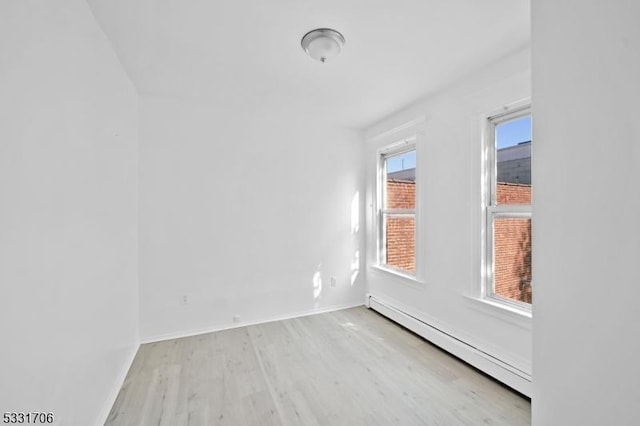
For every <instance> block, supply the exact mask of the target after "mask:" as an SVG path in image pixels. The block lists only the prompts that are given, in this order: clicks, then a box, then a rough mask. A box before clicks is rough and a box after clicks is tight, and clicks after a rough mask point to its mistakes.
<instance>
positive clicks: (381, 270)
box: [369, 265, 425, 289]
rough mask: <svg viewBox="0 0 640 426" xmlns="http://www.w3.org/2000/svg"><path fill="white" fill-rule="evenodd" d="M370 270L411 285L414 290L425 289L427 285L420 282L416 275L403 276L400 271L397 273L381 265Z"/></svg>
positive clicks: (371, 267) (370, 267)
mask: <svg viewBox="0 0 640 426" xmlns="http://www.w3.org/2000/svg"><path fill="white" fill-rule="evenodd" d="M369 269H372V270H373V271H376V272H379V273H381V275H387V276H389V277H391V278H394V279H396V280H397V281H398V282H401V283H403V284H406V285H409V286H411V287H414V288H420V289H422V288H424V287H425V283H424V282H422V281H419V280H418V279H417V278H416V277H415V276H414V275H409V274H403V273H402V272H400V271H397V270H394V269H391V268H385V267H384V266H380V265H371V266H369Z"/></svg>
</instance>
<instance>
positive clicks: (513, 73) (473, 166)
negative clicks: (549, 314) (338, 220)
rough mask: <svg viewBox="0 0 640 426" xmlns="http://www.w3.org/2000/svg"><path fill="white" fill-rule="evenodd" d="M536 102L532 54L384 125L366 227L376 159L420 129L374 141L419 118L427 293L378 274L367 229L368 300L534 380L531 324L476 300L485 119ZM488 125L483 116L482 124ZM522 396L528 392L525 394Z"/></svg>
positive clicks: (379, 127)
mask: <svg viewBox="0 0 640 426" xmlns="http://www.w3.org/2000/svg"><path fill="white" fill-rule="evenodd" d="M528 96H530V50H529V49H524V50H522V51H519V52H516V53H513V54H512V55H509V56H508V57H506V58H503V59H501V60H499V61H496V63H494V64H493V65H491V66H490V67H488V68H486V69H482V70H479V71H476V72H473V73H472V74H471V75H469V76H468V77H466V78H464V79H463V80H461V81H459V82H458V83H457V84H455V85H453V86H451V87H449V88H446V89H443V90H442V91H441V92H439V93H437V94H434V95H432V96H429V97H427V98H425V99H424V100H422V101H420V102H417V103H416V104H415V105H413V106H411V107H409V108H407V109H405V110H403V111H400V112H398V113H397V114H395V115H393V116H391V117H389V118H387V119H385V120H383V121H381V122H380V123H377V124H376V125H374V126H372V127H371V128H370V129H368V130H367V132H366V137H367V139H368V142H367V143H366V144H367V149H366V161H367V165H368V167H367V177H368V188H367V206H368V211H367V218H368V224H373V223H374V216H373V210H372V208H371V206H372V205H373V202H374V198H373V197H374V194H375V180H376V158H377V154H376V152H377V150H378V149H380V148H381V147H383V146H384V145H385V144H389V143H392V142H394V141H396V140H398V139H401V138H402V137H403V135H408V134H411V133H414V132H415V129H409V130H408V131H402V132H399V133H397V134H393V135H390V136H386V137H381V138H379V137H377V136H378V135H381V134H383V133H384V132H387V131H389V130H391V129H394V128H397V127H398V126H400V125H402V124H403V123H407V122H410V121H411V120H414V119H416V118H420V117H422V118H423V119H424V123H423V124H421V125H420V126H418V127H419V128H420V130H419V136H418V146H417V156H418V159H417V167H418V170H417V173H418V177H417V185H418V187H417V190H418V194H419V202H420V203H421V204H420V205H419V207H418V209H419V210H418V213H417V220H418V221H417V223H418V224H417V227H418V230H417V241H418V263H419V264H420V265H419V267H422V272H421V273H420V272H419V277H418V278H419V281H421V283H420V284H418V285H415V284H413V283H410V282H407V281H405V280H403V279H399V278H396V277H394V276H393V275H392V274H390V273H388V272H385V271H380V270H378V269H376V268H375V267H373V266H374V265H375V264H376V232H375V229H374V227H373V226H369V227H368V230H367V231H368V234H367V235H368V237H367V249H368V255H367V264H368V268H367V285H368V287H369V291H370V293H371V294H372V295H373V296H375V297H378V298H383V299H384V300H385V301H388V302H391V303H393V305H394V306H396V307H399V308H401V309H402V310H404V311H405V312H408V313H410V314H411V315H412V316H414V317H416V318H419V319H421V320H422V321H424V322H427V323H428V324H430V325H434V326H436V327H438V328H439V329H441V330H443V331H445V332H446V333H448V334H450V335H452V336H455V337H456V338H458V339H460V340H463V341H464V342H466V343H468V344H470V345H471V346H474V347H476V348H478V349H480V350H481V351H483V352H486V353H488V354H491V355H492V356H494V357H496V358H498V359H500V360H502V361H503V362H505V363H507V364H509V365H511V366H514V367H516V368H518V369H520V370H521V371H523V372H524V373H525V376H526V375H527V374H530V373H531V350H532V349H531V339H532V336H531V319H530V318H527V317H523V316H520V315H517V314H509V313H505V312H502V311H501V310H500V309H497V308H495V307H493V306H487V305H486V304H484V303H482V302H479V301H477V299H474V297H475V296H478V289H479V285H480V279H481V270H480V267H481V265H480V260H479V259H480V256H481V255H480V249H481V244H482V241H483V240H482V235H481V222H482V220H481V200H480V190H481V181H480V175H481V170H480V166H481V135H482V125H483V121H484V120H483V114H490V113H492V112H495V111H496V110H499V109H500V108H501V107H502V106H503V105H506V104H510V103H512V102H514V101H518V100H521V99H524V98H527V97H528ZM485 117H486V116H485ZM523 391H524V390H523Z"/></svg>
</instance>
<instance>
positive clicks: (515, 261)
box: [386, 179, 532, 303]
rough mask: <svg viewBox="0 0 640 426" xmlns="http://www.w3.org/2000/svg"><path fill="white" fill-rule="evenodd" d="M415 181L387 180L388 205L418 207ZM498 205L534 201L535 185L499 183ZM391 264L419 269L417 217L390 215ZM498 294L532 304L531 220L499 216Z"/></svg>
mask: <svg viewBox="0 0 640 426" xmlns="http://www.w3.org/2000/svg"><path fill="white" fill-rule="evenodd" d="M415 188H416V185H415V181H413V180H401V179H398V180H395V179H389V180H388V181H387V206H388V208H405V209H406V208H409V209H411V208H415V199H416V198H415ZM496 195H497V202H498V204H530V203H531V185H530V184H517V183H504V182H499V183H498V185H497V194H496ZM386 232H387V234H386V239H387V245H386V251H387V264H388V265H391V266H395V267H397V268H400V269H403V270H406V271H410V272H415V219H414V218H411V217H389V218H388V219H387V229H386ZM494 246H495V256H494V280H495V293H496V294H498V295H500V296H504V297H507V298H511V299H515V300H520V301H523V302H527V303H531V299H532V296H531V220H530V219H529V218H497V219H496V221H495V224H494Z"/></svg>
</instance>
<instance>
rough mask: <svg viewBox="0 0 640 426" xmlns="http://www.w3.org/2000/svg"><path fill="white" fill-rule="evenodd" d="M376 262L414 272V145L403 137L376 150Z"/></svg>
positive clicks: (393, 269)
mask: <svg viewBox="0 0 640 426" xmlns="http://www.w3.org/2000/svg"><path fill="white" fill-rule="evenodd" d="M378 263H379V265H380V266H382V267H385V268H388V269H390V270H392V271H394V272H399V273H402V274H408V275H412V276H415V273H416V149H415V140H414V139H411V140H407V141H403V142H401V143H399V144H394V145H393V146H391V147H389V148H387V149H386V150H383V151H382V152H381V153H380V162H379V181H378Z"/></svg>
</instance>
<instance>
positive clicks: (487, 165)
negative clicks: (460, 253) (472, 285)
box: [480, 102, 533, 314]
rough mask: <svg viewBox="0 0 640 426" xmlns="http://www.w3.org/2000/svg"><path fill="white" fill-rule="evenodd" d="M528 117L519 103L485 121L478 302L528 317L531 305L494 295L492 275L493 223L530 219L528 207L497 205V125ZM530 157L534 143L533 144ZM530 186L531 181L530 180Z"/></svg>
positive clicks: (527, 105) (527, 109) (524, 105)
mask: <svg viewBox="0 0 640 426" xmlns="http://www.w3.org/2000/svg"><path fill="white" fill-rule="evenodd" d="M530 115H531V104H530V103H529V102H521V103H519V104H518V105H512V107H511V108H508V109H506V110H502V111H500V112H497V113H495V114H490V115H488V116H487V117H486V121H485V127H486V130H485V138H484V141H485V143H484V147H483V148H484V149H483V151H484V153H485V155H484V156H483V158H484V161H483V174H484V181H485V182H486V185H485V188H484V191H483V203H482V204H483V216H484V217H483V224H484V226H483V232H482V234H483V235H484V236H485V247H484V255H483V263H484V270H485V273H484V274H483V275H484V278H483V280H482V286H481V295H480V296H481V298H482V299H485V300H487V301H490V302H492V304H496V305H498V306H505V307H508V308H511V309H516V310H519V311H524V312H526V313H528V314H531V312H532V309H531V308H532V304H530V303H525V302H521V301H519V300H514V299H511V298H508V297H504V296H500V295H498V294H496V293H495V291H494V289H495V285H494V284H495V275H494V265H495V264H494V235H495V234H494V223H495V219H496V218H526V219H531V216H532V215H531V212H532V210H531V204H497V202H496V196H497V163H496V157H497V148H496V128H497V126H498V125H500V124H502V123H505V122H508V121H512V120H516V119H518V118H521V117H525V116H530ZM531 151H532V157H533V143H532V150H531ZM532 183H533V180H532Z"/></svg>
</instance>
